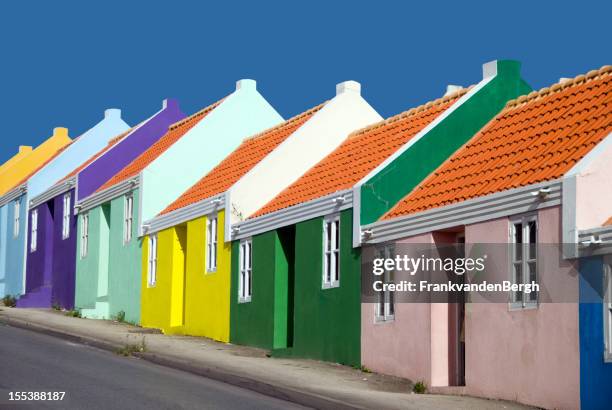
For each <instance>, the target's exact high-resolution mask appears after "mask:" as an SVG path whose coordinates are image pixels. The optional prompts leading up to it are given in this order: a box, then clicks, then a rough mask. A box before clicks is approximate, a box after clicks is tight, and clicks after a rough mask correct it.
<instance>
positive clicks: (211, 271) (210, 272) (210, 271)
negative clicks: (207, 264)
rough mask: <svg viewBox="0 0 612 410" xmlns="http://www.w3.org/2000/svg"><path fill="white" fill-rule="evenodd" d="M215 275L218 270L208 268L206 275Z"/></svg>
mask: <svg viewBox="0 0 612 410" xmlns="http://www.w3.org/2000/svg"><path fill="white" fill-rule="evenodd" d="M213 273H217V268H214V269H208V268H206V274H207V275H210V274H213Z"/></svg>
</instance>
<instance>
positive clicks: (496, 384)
mask: <svg viewBox="0 0 612 410" xmlns="http://www.w3.org/2000/svg"><path fill="white" fill-rule="evenodd" d="M538 220H539V223H538V226H539V240H540V242H542V243H558V242H559V241H560V232H561V231H560V225H561V223H560V222H561V215H560V209H559V208H558V207H555V208H548V209H544V210H540V211H539V212H538ZM465 236H466V242H467V243H498V242H499V243H506V242H507V241H508V238H509V222H508V219H507V218H501V219H497V220H493V221H488V222H485V223H479V224H473V225H469V226H466V227H465ZM405 241H406V242H416V243H427V242H432V235H420V236H419V237H413V238H409V239H407V240H405ZM571 267H572V265H571V264H570V262H568V261H564V260H561V259H557V260H554V261H551V260H548V261H544V262H542V263H540V271H539V273H540V275H541V278H542V280H546V278H549V279H550V278H551V277H553V276H554V278H555V280H554V281H551V283H553V284H554V285H553V287H552V288H550V290H551V292H553V293H555V292H560V291H561V289H565V290H566V291H567V289H572V290H573V291H575V292H578V279H577V277H575V276H574V277H572V276H570V275H566V274H562V273H563V271H569V270H570V269H571ZM431 306H433V309H432V308H431V307H430V305H427V304H406V303H405V304H397V305H396V309H395V312H396V314H395V321H394V322H391V323H382V324H376V323H374V305H372V304H362V319H361V320H362V362H363V365H364V366H366V367H368V368H370V369H372V370H374V371H377V372H382V373H387V374H392V375H395V376H399V377H406V378H409V379H411V380H413V381H416V380H421V379H422V380H425V381H426V382H427V384H428V385H430V386H432V385H433V386H436V385H442V384H443V382H444V376H445V375H444V370H445V365H446V363H447V361H446V360H447V359H446V355H447V353H445V352H446V350H445V349H446V345H445V340H438V341H435V340H433V339H435V338H445V336H446V334H445V331H444V327H445V326H446V322H445V318H444V312H447V311H448V310H447V309H444V307H445V306H446V305H445V304H437V305H431ZM432 321H433V323H435V324H436V325H434V326H432ZM465 340H466V366H465V367H466V387H465V388H463V389H461V391H462V392H464V393H466V394H469V395H474V396H483V397H489V398H499V399H506V400H516V401H519V402H522V403H526V404H531V405H535V406H540V407H545V408H563V409H573V408H579V393H580V392H579V384H580V381H579V377H580V372H579V346H578V308H577V305H576V304H575V303H567V304H561V303H559V304H541V305H540V306H539V307H538V308H537V309H531V310H517V311H510V310H509V307H508V304H506V303H495V304H494V303H472V304H468V305H467V306H466V324H465ZM441 356H442V357H441ZM446 377H447V376H446ZM446 381H448V378H447V379H446ZM441 382H442V383H441Z"/></svg>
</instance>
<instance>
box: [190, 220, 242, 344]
mask: <svg viewBox="0 0 612 410" xmlns="http://www.w3.org/2000/svg"><path fill="white" fill-rule="evenodd" d="M206 222H207V218H206V217H201V218H197V219H195V220H193V221H189V222H188V223H187V259H186V260H187V268H186V276H185V281H186V282H185V324H184V327H183V333H184V334H187V335H194V336H205V337H209V338H211V339H215V340H219V341H222V342H229V336H230V276H231V246H232V245H231V242H225V241H224V240H223V238H224V235H225V232H224V226H225V211H223V210H221V211H219V212H218V213H217V228H218V229H217V246H218V249H217V270H216V272H211V273H207V272H206V263H207V261H206Z"/></svg>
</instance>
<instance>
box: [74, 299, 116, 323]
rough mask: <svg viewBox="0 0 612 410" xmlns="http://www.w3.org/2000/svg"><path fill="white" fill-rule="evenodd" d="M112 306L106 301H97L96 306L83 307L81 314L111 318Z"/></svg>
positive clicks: (86, 316)
mask: <svg viewBox="0 0 612 410" xmlns="http://www.w3.org/2000/svg"><path fill="white" fill-rule="evenodd" d="M109 311H110V307H109V305H108V302H106V301H96V306H95V307H94V308H90V309H81V316H82V317H85V318H88V319H110V314H109Z"/></svg>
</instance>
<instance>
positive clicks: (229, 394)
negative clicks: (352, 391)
mask: <svg viewBox="0 0 612 410" xmlns="http://www.w3.org/2000/svg"><path fill="white" fill-rule="evenodd" d="M53 391H63V392H66V394H65V397H64V399H63V401H36V402H27V404H25V402H18V401H9V400H8V399H9V392H53ZM0 408H2V409H5V408H6V409H19V408H24V409H28V408H30V409H47V408H49V409H87V410H93V409H117V410H121V409H130V410H138V409H147V410H152V409H304V408H305V407H302V406H298V405H295V404H293V403H289V402H286V401H282V400H279V399H276V398H272V397H268V396H264V395H262V394H259V393H256V392H253V391H250V390H246V389H242V388H239V387H236V386H232V385H229V384H225V383H222V382H218V381H215V380H211V379H207V378H205V377H200V376H197V375H193V374H190V373H187V372H182V371H179V370H174V369H170V368H167V367H162V366H158V365H155V364H152V363H149V362H147V361H144V360H140V359H137V358H134V357H123V356H119V355H116V354H113V353H110V352H107V351H103V350H98V349H96V348H93V347H89V346H85V345H81V344H75V343H72V342H69V341H66V340H63V339H59V338H54V337H52V336H48V335H44V334H39V333H35V332H32V331H29V330H23V329H19V328H15V327H12V326H7V325H4V324H0Z"/></svg>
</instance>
